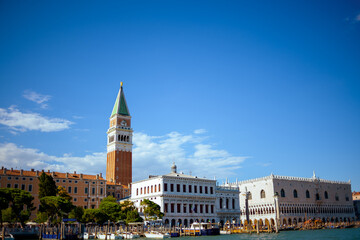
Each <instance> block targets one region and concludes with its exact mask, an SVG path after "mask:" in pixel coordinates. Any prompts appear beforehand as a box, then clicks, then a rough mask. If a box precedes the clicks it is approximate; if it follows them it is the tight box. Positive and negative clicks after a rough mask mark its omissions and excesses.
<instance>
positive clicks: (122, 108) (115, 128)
mask: <svg viewBox="0 0 360 240" xmlns="http://www.w3.org/2000/svg"><path fill="white" fill-rule="evenodd" d="M122 85H123V84H122V82H121V85H120V90H119V93H118V95H117V97H116V100H115V104H114V108H113V111H112V113H111V116H110V127H109V130H108V131H107V137H108V138H107V162H106V180H107V181H109V182H114V183H116V184H122V185H128V184H129V183H131V182H132V135H133V134H132V133H133V130H132V128H131V116H130V112H129V109H128V107H127V104H126V100H125V94H124V90H123V86H122Z"/></svg>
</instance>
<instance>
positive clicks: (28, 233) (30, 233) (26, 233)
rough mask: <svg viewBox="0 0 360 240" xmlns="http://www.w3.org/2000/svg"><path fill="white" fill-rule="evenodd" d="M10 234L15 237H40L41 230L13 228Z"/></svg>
mask: <svg viewBox="0 0 360 240" xmlns="http://www.w3.org/2000/svg"><path fill="white" fill-rule="evenodd" d="M10 234H11V235H12V236H13V237H14V238H15V239H18V240H19V239H38V238H39V231H38V230H36V229H35V228H31V229H13V230H11V231H10Z"/></svg>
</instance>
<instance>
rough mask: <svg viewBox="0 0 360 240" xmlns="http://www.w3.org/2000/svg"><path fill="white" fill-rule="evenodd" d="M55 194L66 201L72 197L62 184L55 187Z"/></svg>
mask: <svg viewBox="0 0 360 240" xmlns="http://www.w3.org/2000/svg"><path fill="white" fill-rule="evenodd" d="M57 195H58V196H60V197H63V198H65V199H66V200H68V201H71V200H72V197H71V196H70V194H69V193H68V192H67V191H66V189H65V188H64V187H62V186H58V187H57Z"/></svg>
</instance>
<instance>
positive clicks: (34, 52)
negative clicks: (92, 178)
mask: <svg viewBox="0 0 360 240" xmlns="http://www.w3.org/2000/svg"><path fill="white" fill-rule="evenodd" d="M359 42H360V2H359V1H345V2H344V1H271V2H270V1H102V2H100V1H75V2H74V1H61V2H59V1H0V163H1V165H4V166H6V167H8V168H10V167H14V168H20V167H21V168H24V169H30V168H37V169H41V168H44V169H51V170H59V171H74V170H76V171H77V172H84V173H98V172H102V173H105V164H106V163H105V162H106V131H107V129H108V124H109V122H108V120H109V116H110V113H111V110H112V107H113V104H114V101H115V98H116V95H117V92H118V89H119V85H120V81H123V82H124V90H125V95H126V99H127V102H128V106H129V109H130V113H131V115H132V126H133V129H134V148H133V150H134V151H133V162H134V174H133V175H134V180H140V179H143V178H146V177H147V175H148V174H162V173H167V172H168V171H169V169H170V165H171V163H172V162H173V161H175V162H176V163H177V165H178V169H179V170H180V171H183V172H184V173H189V172H190V171H191V172H192V174H194V175H198V176H206V177H209V178H213V177H214V176H216V178H217V179H219V181H220V182H221V181H223V180H224V179H225V178H226V177H228V178H229V179H230V181H235V179H236V178H238V179H239V180H243V179H249V178H256V177H262V176H265V175H269V174H271V173H274V174H278V175H286V176H299V177H311V176H312V172H313V170H315V171H316V174H317V176H319V177H320V178H325V179H330V180H341V181H348V180H349V179H351V181H352V188H353V190H360V186H359V185H360V175H359V171H358V169H359V167H360V79H359V76H360V44H359Z"/></svg>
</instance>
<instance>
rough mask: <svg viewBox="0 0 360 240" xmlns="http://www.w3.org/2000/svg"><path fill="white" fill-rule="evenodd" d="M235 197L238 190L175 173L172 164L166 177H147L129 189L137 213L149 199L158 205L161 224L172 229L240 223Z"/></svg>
mask: <svg viewBox="0 0 360 240" xmlns="http://www.w3.org/2000/svg"><path fill="white" fill-rule="evenodd" d="M238 196H239V191H238V189H237V188H231V187H218V186H216V180H211V179H206V178H198V177H197V176H190V175H185V174H182V173H177V170H176V166H175V165H173V166H172V171H171V173H169V174H166V175H159V176H150V177H149V179H145V180H141V181H138V182H134V183H132V186H131V201H133V202H134V205H135V207H137V208H138V210H139V212H142V211H143V207H142V206H141V202H142V201H143V200H144V199H149V200H151V201H153V202H155V203H157V204H158V205H159V206H160V208H161V211H162V212H163V213H164V217H163V222H164V224H165V225H171V226H175V225H176V226H179V225H182V226H190V224H192V223H193V222H213V223H215V222H219V221H223V222H225V221H227V220H235V221H236V220H238V221H239V215H240V209H239V198H238ZM218 198H219V199H220V200H218ZM218 212H219V213H220V215H218Z"/></svg>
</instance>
